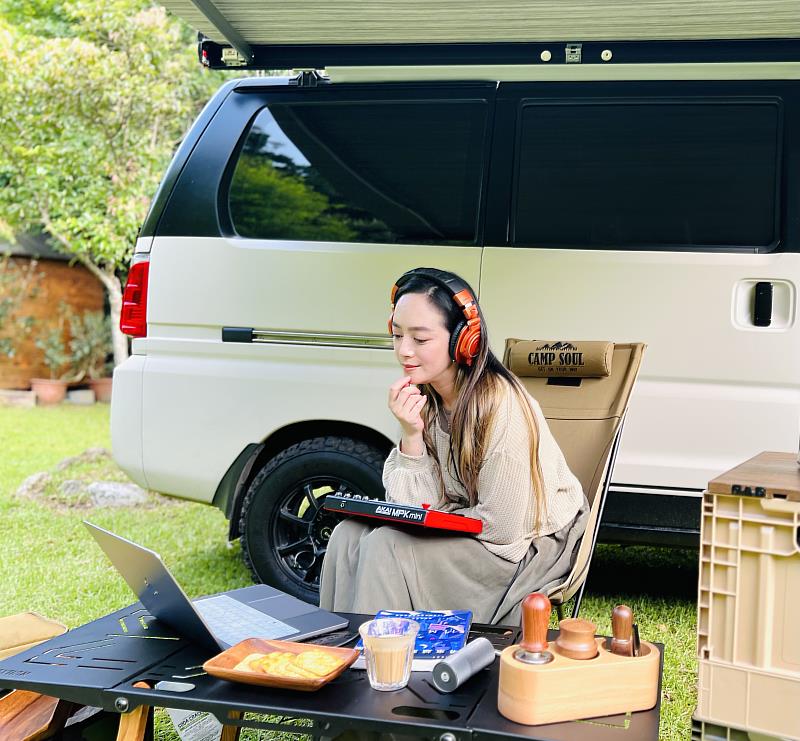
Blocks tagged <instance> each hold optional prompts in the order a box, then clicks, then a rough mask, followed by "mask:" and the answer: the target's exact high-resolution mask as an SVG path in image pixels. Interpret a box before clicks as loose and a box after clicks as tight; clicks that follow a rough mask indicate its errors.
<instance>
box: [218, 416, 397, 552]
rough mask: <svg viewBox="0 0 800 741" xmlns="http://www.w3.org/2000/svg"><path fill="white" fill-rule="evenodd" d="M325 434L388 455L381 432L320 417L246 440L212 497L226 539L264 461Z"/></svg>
mask: <svg viewBox="0 0 800 741" xmlns="http://www.w3.org/2000/svg"><path fill="white" fill-rule="evenodd" d="M327 436H335V437H352V438H355V439H357V440H360V441H361V442H363V443H367V444H369V445H373V446H375V447H376V448H378V449H379V450H383V451H385V453H386V455H389V451H390V450H391V449H392V445H393V443H392V442H391V441H390V440H389V439H388V438H387V437H386V436H385V435H383V434H382V433H380V432H378V431H377V430H374V429H372V428H371V427H366V426H365V425H359V424H356V423H354V422H342V421H336V420H324V419H322V420H307V421H304V422H297V423H295V424H291V425H286V426H285V427H282V428H280V429H279V430H275V431H274V432H273V433H272V434H270V435H269V436H268V437H266V438H265V439H264V440H263V441H262V442H260V443H249V444H248V445H246V446H245V447H244V448H243V449H242V451H241V453H239V455H238V456H237V457H236V460H235V461H234V462H233V463H232V464H231V466H230V468H229V469H228V470H227V471H226V472H225V475H224V476H223V477H222V480H221V481H220V483H219V485H218V486H217V490H216V491H215V492H214V498H213V500H212V503H213V504H214V506H215V507H218V508H219V509H220V510H222V512H223V514H224V515H225V517H227V518H228V540H236V539H237V538H238V537H239V536H240V535H241V530H240V528H239V515H240V514H241V509H242V500H243V499H244V495H245V494H246V493H247V488H248V487H249V486H250V482H251V481H252V480H253V479H254V478H255V476H256V474H257V473H258V472H259V471H260V470H261V468H262V467H263V466H264V465H266V463H267V461H269V460H270V459H272V458H274V457H275V456H276V455H277V454H278V453H280V452H281V451H282V450H285V449H286V448H288V447H289V446H290V445H294V444H295V443H299V442H300V441H301V440H306V439H308V438H312V437H327Z"/></svg>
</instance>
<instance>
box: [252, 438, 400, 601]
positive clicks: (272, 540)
mask: <svg viewBox="0 0 800 741" xmlns="http://www.w3.org/2000/svg"><path fill="white" fill-rule="evenodd" d="M385 459H386V454H385V453H384V452H382V451H380V450H379V449H378V448H375V447H373V446H371V445H368V444H366V443H363V442H361V441H359V440H354V439H353V438H349V437H315V438H311V439H309V440H303V441H301V442H299V443H296V444H294V445H292V446H290V447H288V448H286V450H284V451H282V452H281V453H279V454H278V455H276V456H275V457H274V458H272V459H271V460H269V461H268V462H267V463H266V464H265V465H264V467H263V468H262V469H261V470H260V471H259V472H258V474H256V477H255V478H254V479H253V481H252V482H251V484H250V486H249V487H248V489H247V494H246V495H245V499H244V502H243V503H242V512H241V518H240V520H239V528H240V532H241V534H242V536H241V538H242V541H241V545H242V556H243V557H244V562H245V564H246V565H247V567H248V568H249V569H250V571H251V573H252V575H253V579H254V580H255V581H257V582H263V583H265V584H270V585H272V586H274V587H276V588H277V589H280V590H282V591H284V592H288V593H289V594H292V595H294V596H295V597H297V598H299V599H302V600H304V601H306V602H311V603H313V604H318V603H319V576H320V571H321V567H322V559H323V558H324V552H325V548H326V544H327V539H328V537H330V531H331V530H332V529H333V527H334V526H335V525H336V523H337V522H338V521H339V519H340V518H338V517H337V516H336V515H334V514H333V513H330V512H325V511H324V510H321V509H320V508H319V506H317V504H315V503H318V505H321V502H322V499H323V495H321V494H320V493H319V492H320V490H322V491H323V492H325V490H326V489H329V491H328V492H327V493H331V490H332V491H338V492H349V493H352V494H359V495H361V496H362V497H370V498H375V497H378V498H380V499H383V498H384V497H385V493H384V489H383V483H382V480H381V476H382V472H383V462H384V460H385ZM312 500H313V501H312ZM314 506H316V508H317V509H316V513H315V514H313V515H312V514H311V513H310V512H309V510H310V509H311V508H312V507H314ZM291 545H296V547H295V548H291V547H289V546H291ZM281 550H283V552H281Z"/></svg>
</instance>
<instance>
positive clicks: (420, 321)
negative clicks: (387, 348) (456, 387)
mask: <svg viewBox="0 0 800 741" xmlns="http://www.w3.org/2000/svg"><path fill="white" fill-rule="evenodd" d="M392 334H393V337H394V352H395V355H396V356H397V360H398V362H399V363H400V365H401V366H403V370H404V371H405V374H406V375H407V376H410V377H411V383H414V384H420V383H429V384H431V385H433V386H434V387H436V386H437V385H445V384H449V383H452V380H453V378H454V377H455V374H456V365H455V363H453V362H452V361H451V359H450V350H449V344H450V333H449V332H448V331H447V328H446V327H445V324H444V316H443V315H442V312H441V311H440V310H439V309H438V308H437V307H436V306H435V305H434V304H433V303H432V302H431V300H430V299H429V298H428V297H427V296H425V295H424V294H422V293H406V294H403V295H402V296H401V297H400V298H399V299H398V301H397V304H396V305H395V308H394V317H393V319H392Z"/></svg>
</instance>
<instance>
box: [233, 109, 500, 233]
mask: <svg viewBox="0 0 800 741" xmlns="http://www.w3.org/2000/svg"><path fill="white" fill-rule="evenodd" d="M487 109H488V106H487V104H486V102H485V101H481V100H455V101H398V102H394V101H388V102H387V101H373V102H341V103H339V102H336V103H334V102H331V103H297V104H284V103H281V104H273V105H270V106H269V107H268V108H265V109H263V110H262V111H261V112H260V113H259V114H258V115H257V116H256V118H255V119H254V121H253V123H252V125H251V127H250V130H249V133H248V135H247V138H246V140H245V142H244V146H243V148H242V150H241V153H240V156H239V160H238V161H237V163H236V168H235V170H234V174H233V178H232V181H231V185H230V190H229V204H230V213H231V220H232V222H233V225H234V228H235V229H236V231H237V233H238V234H239V235H240V236H242V237H251V238H262V239H292V240H311V241H334V242H351V241H352V242H388V243H406V242H409V243H415V244H419V243H423V244H425V243H436V244H448V243H456V244H465V243H466V244H471V243H474V242H475V240H476V235H477V224H478V213H479V204H480V193H481V182H482V179H483V160H484V145H485V141H486V120H487Z"/></svg>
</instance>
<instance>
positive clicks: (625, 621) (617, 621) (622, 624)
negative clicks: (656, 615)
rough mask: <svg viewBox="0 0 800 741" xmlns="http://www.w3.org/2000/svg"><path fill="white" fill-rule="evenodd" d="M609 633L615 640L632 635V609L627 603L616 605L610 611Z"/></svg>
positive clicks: (626, 638)
mask: <svg viewBox="0 0 800 741" xmlns="http://www.w3.org/2000/svg"><path fill="white" fill-rule="evenodd" d="M611 634H612V635H613V636H614V640H616V641H630V640H631V638H632V637H633V610H631V608H630V607H628V606H627V605H617V606H616V607H615V608H614V610H613V612H612V613H611Z"/></svg>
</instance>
